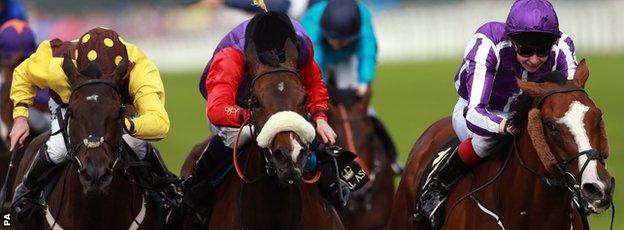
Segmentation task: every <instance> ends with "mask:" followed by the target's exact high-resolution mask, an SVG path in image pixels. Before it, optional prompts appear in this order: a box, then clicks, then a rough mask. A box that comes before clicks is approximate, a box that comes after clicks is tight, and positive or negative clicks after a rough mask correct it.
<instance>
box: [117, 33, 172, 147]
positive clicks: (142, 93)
mask: <svg viewBox="0 0 624 230" xmlns="http://www.w3.org/2000/svg"><path fill="white" fill-rule="evenodd" d="M125 44H126V49H127V50H128V58H129V59H130V62H131V63H134V66H133V67H132V69H131V72H130V82H129V85H128V92H129V94H130V96H132V98H133V100H134V101H133V105H134V107H135V108H136V110H137V113H138V116H137V117H135V118H133V119H131V120H129V119H126V120H125V126H126V130H128V131H129V132H130V134H131V135H132V136H134V137H136V138H139V139H144V140H159V139H163V138H165V137H166V136H167V133H168V132H169V116H168V115H167V111H166V110H165V90H164V87H163V83H162V80H161V78H160V73H159V72H158V69H157V68H156V65H155V64H154V63H153V62H152V61H150V60H149V59H148V58H147V57H146V56H145V54H143V52H141V51H140V50H139V49H138V48H137V47H136V46H134V45H132V44H130V43H125Z"/></svg>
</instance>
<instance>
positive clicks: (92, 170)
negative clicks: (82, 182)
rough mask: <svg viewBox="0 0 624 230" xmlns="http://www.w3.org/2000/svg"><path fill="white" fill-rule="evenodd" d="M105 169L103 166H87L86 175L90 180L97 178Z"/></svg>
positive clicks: (102, 174) (104, 172) (103, 173)
mask: <svg viewBox="0 0 624 230" xmlns="http://www.w3.org/2000/svg"><path fill="white" fill-rule="evenodd" d="M106 171H107V169H106V168H105V167H87V175H88V176H89V178H91V179H92V180H96V181H97V180H99V179H100V178H101V177H102V176H104V175H105V174H106Z"/></svg>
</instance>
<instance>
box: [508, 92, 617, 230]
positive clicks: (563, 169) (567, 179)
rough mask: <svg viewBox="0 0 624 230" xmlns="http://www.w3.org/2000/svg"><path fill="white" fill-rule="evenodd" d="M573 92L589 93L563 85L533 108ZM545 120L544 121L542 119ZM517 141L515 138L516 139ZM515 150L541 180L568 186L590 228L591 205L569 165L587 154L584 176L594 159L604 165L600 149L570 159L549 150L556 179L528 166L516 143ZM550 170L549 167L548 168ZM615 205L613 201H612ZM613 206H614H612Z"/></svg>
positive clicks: (539, 100) (537, 102)
mask: <svg viewBox="0 0 624 230" xmlns="http://www.w3.org/2000/svg"><path fill="white" fill-rule="evenodd" d="M572 92H583V93H585V94H587V92H586V91H585V89H583V88H581V87H569V86H568V87H566V86H564V87H561V88H558V89H555V90H552V91H549V92H547V93H546V94H544V95H542V96H540V97H539V98H537V99H535V100H534V101H533V109H540V107H541V105H542V103H543V102H544V100H545V99H546V98H548V97H550V96H552V95H555V94H561V93H572ZM540 122H543V121H540ZM514 143H515V140H514ZM514 152H515V154H516V156H517V157H518V159H519V161H520V165H521V166H522V167H523V168H525V169H527V170H528V171H529V172H531V173H532V174H533V175H535V176H536V177H538V178H539V179H540V180H542V181H543V182H544V183H545V184H546V185H548V186H549V187H562V188H566V189H567V190H568V191H569V192H570V193H571V194H572V197H573V202H574V204H575V205H576V206H577V207H578V211H579V214H580V215H581V219H582V221H583V226H584V228H585V229H589V222H588V220H587V216H589V214H590V212H589V207H588V204H587V202H585V201H584V200H583V199H582V198H583V195H582V193H581V180H580V179H578V180H577V179H576V178H575V177H574V174H573V173H571V172H570V171H569V170H568V169H567V167H568V165H569V164H570V163H571V162H573V161H575V160H577V159H578V158H579V157H581V156H586V157H587V160H585V162H584V163H583V166H582V167H581V168H580V169H579V176H580V177H582V175H583V173H584V172H585V169H586V168H587V165H588V164H589V163H590V162H591V161H592V160H597V161H598V162H600V163H601V164H603V165H604V157H603V155H602V154H601V153H600V151H598V150H597V149H589V150H585V151H581V152H579V153H577V154H576V155H574V156H572V157H570V158H568V159H563V160H562V159H561V157H560V156H558V155H557V154H555V153H553V152H552V151H547V152H548V153H549V154H550V155H551V156H550V157H552V159H554V160H555V164H553V166H554V168H555V169H556V170H557V172H559V173H560V175H561V176H560V177H559V178H556V179H552V178H550V177H549V176H547V175H544V174H542V173H539V172H538V171H536V170H534V169H531V168H530V167H528V166H527V165H526V164H525V163H524V161H523V160H522V159H521V158H520V156H519V154H518V150H517V146H516V145H515V144H514ZM547 170H549V169H547ZM612 205H613V203H612ZM612 207H613V206H612ZM613 215H614V211H613V209H612V221H611V226H613Z"/></svg>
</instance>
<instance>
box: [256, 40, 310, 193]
mask: <svg viewBox="0 0 624 230" xmlns="http://www.w3.org/2000/svg"><path fill="white" fill-rule="evenodd" d="M294 42H295V41H292V40H291V39H290V38H287V39H285V44H284V46H283V48H282V49H281V50H268V51H267V50H265V51H260V52H259V53H258V52H257V51H256V45H255V43H254V42H250V43H249V44H248V46H247V48H246V56H247V60H248V63H247V68H248V70H249V73H250V76H252V77H253V82H252V85H251V99H250V102H251V103H250V107H251V109H252V114H253V115H252V116H253V119H254V122H255V125H256V128H259V129H260V130H261V131H260V133H259V134H258V137H257V139H256V141H257V142H258V146H260V147H262V148H267V149H269V152H270V153H271V155H270V164H272V165H273V166H274V167H275V169H276V172H277V177H278V179H279V181H280V182H282V183H283V184H292V183H294V182H297V181H299V180H300V179H301V177H302V169H303V167H304V166H305V164H306V161H307V157H308V155H309V150H308V145H309V144H310V143H311V142H312V140H313V139H314V136H315V130H314V127H313V126H312V125H311V124H310V123H309V122H308V121H307V120H306V119H305V118H304V114H305V112H306V109H305V102H306V91H305V90H304V87H303V84H302V83H301V81H300V80H299V73H298V72H297V70H296V67H297V59H298V51H297V48H296V47H295V44H294ZM282 54H283V55H282ZM259 56H260V57H261V58H262V59H263V61H260V58H259ZM280 56H282V58H281V59H282V60H281V61H280Z"/></svg>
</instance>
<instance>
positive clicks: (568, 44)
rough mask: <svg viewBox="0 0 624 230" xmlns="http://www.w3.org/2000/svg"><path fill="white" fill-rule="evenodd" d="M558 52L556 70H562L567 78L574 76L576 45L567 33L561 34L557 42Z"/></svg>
mask: <svg viewBox="0 0 624 230" xmlns="http://www.w3.org/2000/svg"><path fill="white" fill-rule="evenodd" d="M557 47H558V49H559V53H558V54H557V67H556V68H557V70H559V71H561V72H563V74H565V75H566V76H567V77H568V79H573V78H574V73H575V72H576V66H577V65H578V63H577V62H576V47H574V42H573V41H572V38H571V37H570V36H568V35H567V34H562V35H561V38H559V42H558V43H557Z"/></svg>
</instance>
